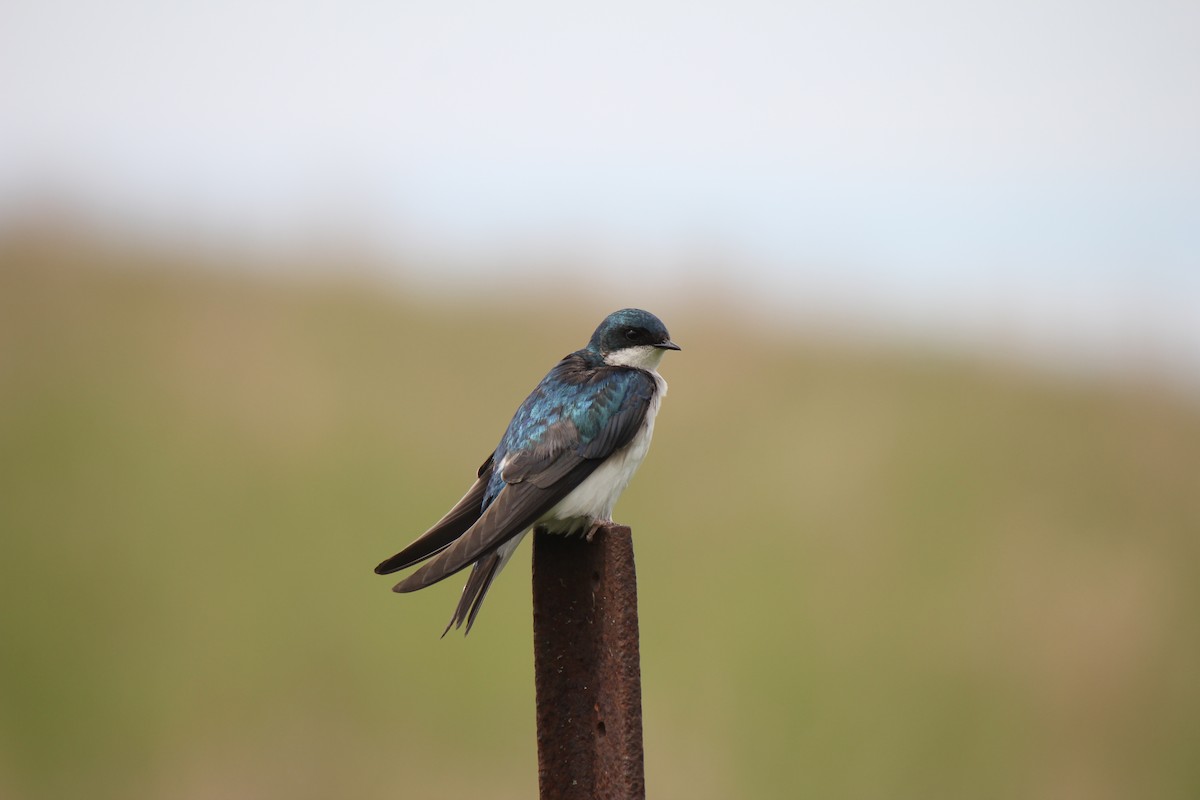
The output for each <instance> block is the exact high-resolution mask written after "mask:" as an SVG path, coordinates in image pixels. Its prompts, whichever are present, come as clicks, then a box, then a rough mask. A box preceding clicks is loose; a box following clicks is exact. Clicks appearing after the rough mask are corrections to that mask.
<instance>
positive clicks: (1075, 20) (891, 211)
mask: <svg viewBox="0 0 1200 800" xmlns="http://www.w3.org/2000/svg"><path fill="white" fill-rule="evenodd" d="M2 20H3V22H2V24H0V221H2V220H3V219H4V218H5V217H9V218H11V217H12V215H14V214H20V213H23V211H24V206H25V205H26V204H27V203H28V202H30V198H34V197H39V196H41V195H42V194H43V193H45V192H47V191H53V192H55V193H58V194H59V195H61V196H64V197H67V198H69V199H71V200H73V201H74V202H77V203H79V204H82V205H85V206H90V207H91V208H92V209H93V210H95V211H97V212H103V214H105V215H107V216H108V217H110V218H111V219H112V220H115V221H116V222H117V223H119V224H121V225H123V226H127V227H134V228H142V229H148V230H157V231H160V232H161V231H172V232H176V233H185V234H191V235H200V236H214V237H229V238H237V237H246V238H249V239H256V238H257V239H267V240H282V241H287V240H289V239H298V240H300V241H303V239H304V237H305V236H308V235H311V234H312V231H313V230H314V228H321V227H323V226H328V227H330V228H332V229H336V230H337V231H339V232H340V233H341V234H342V235H344V236H349V237H352V238H356V239H360V240H361V241H362V242H363V243H364V246H370V247H379V248H382V249H384V250H386V251H389V252H392V253H394V254H398V253H413V252H423V253H440V254H443V255H448V256H450V257H452V258H453V259H455V260H456V263H458V264H459V266H457V267H455V269H460V270H464V271H472V270H474V272H472V273H471V274H472V275H475V274H477V273H478V271H480V270H485V269H492V270H494V271H493V272H492V273H491V274H490V276H488V277H489V278H490V280H492V281H500V280H503V281H521V280H532V279H534V278H531V277H530V276H531V275H535V276H536V275H540V274H541V273H538V272H537V271H536V270H537V268H540V267H541V266H542V265H539V264H537V263H535V262H538V261H539V260H541V261H543V262H545V261H547V260H552V259H553V258H560V257H563V258H569V257H572V256H579V257H580V260H581V261H582V260H584V258H583V257H584V256H586V259H587V260H588V263H590V264H593V265H594V266H595V267H596V268H597V269H598V268H600V267H603V275H604V276H606V277H605V278H603V280H607V281H608V282H609V283H610V284H617V285H620V284H621V283H622V282H625V283H628V282H629V281H631V280H638V281H639V282H641V283H646V282H647V276H652V277H653V279H654V280H652V281H649V283H650V284H652V285H654V286H657V287H659V289H658V290H660V291H666V290H667V287H670V286H678V284H679V282H680V281H688V280H692V279H696V270H697V268H698V266H699V265H707V271H706V272H705V274H704V276H703V278H704V280H705V281H707V282H709V283H710V284H711V283H717V284H729V285H731V286H736V287H741V288H742V289H743V290H744V292H745V294H746V295H747V296H749V297H756V298H759V299H761V301H762V302H764V303H766V304H769V305H770V306H771V307H773V308H775V309H777V310H779V309H783V310H786V309H789V308H804V307H805V304H806V303H807V304H809V305H811V304H812V302H813V298H814V297H815V298H820V299H821V302H824V301H825V300H828V301H829V302H832V303H834V304H835V305H836V304H837V303H840V304H842V305H843V306H844V309H843V310H844V311H845V312H846V313H848V314H851V315H858V316H872V315H879V316H880V317H881V318H883V319H885V320H886V319H894V320H899V321H901V322H902V323H904V324H909V323H912V322H913V321H917V322H921V323H924V324H936V325H944V326H945V330H947V331H950V332H953V331H955V330H965V329H967V328H970V327H971V326H973V325H974V326H976V327H978V326H979V324H980V322H979V320H981V319H985V320H1007V321H1008V322H1006V323H1005V324H1011V321H1012V320H1013V319H1016V320H1018V321H1019V322H1020V324H1022V325H1025V326H1026V328H1027V330H1026V333H1027V334H1029V335H1040V334H1041V332H1043V331H1047V330H1049V331H1052V332H1054V335H1056V336H1060V337H1061V338H1062V339H1063V341H1069V340H1071V339H1072V337H1074V338H1076V339H1081V340H1086V341H1085V342H1084V344H1085V345H1086V346H1089V347H1092V348H1093V349H1095V348H1097V347H1099V348H1101V349H1102V348H1104V347H1108V346H1114V345H1121V344H1124V343H1127V342H1128V341H1130V340H1131V339H1134V338H1137V339H1138V341H1139V344H1138V347H1142V346H1144V345H1145V344H1146V342H1151V343H1152V344H1153V346H1154V347H1155V348H1157V349H1159V350H1169V351H1171V353H1170V355H1171V357H1172V358H1175V357H1180V358H1182V359H1183V360H1185V361H1191V362H1192V363H1193V364H1195V365H1200V321H1197V318H1198V317H1200V313H1197V308H1200V144H1198V143H1200V3H1196V2H1194V0H1192V1H1191V2H1163V1H1162V0H1150V1H1149V2H1064V1H1063V0H1050V1H1049V2H1045V1H1043V2H1024V1H1018V2H1005V3H995V4H981V3H960V2H924V3H894V2H886V1H885V0H864V2H839V3H836V4H833V3H830V4H804V3H764V2H738V3H703V2H699V3H698V2H689V3H682V2H681V3H673V2H664V1H663V0H645V1H644V2H639V3H628V4H626V3H611V2H610V3H605V4H592V5H589V6H587V7H582V6H580V5H577V4H565V3H506V4H499V3H471V2H462V1H459V2H453V3H446V2H438V3H432V2H430V3H404V2H388V3H383V2H379V3H367V2H362V1H361V0H339V1H338V2H303V1H302V0H299V1H296V2H278V3H271V2H264V1H263V0H242V1H239V2H232V0H210V2H204V3H199V2H195V3H180V2H173V3H161V2H131V1H130V0H108V1H107V2H104V3H98V2H84V1H83V0H66V1H63V0H59V1H58V2H55V1H54V0H4V2H3V12H2ZM498 256H502V257H498ZM523 259H527V261H528V263H529V265H530V272H529V273H528V274H526V273H525V272H524V271H523V270H522V267H521V264H522V263H523ZM501 262H502V263H503V264H504V266H503V268H502V269H501V268H499V267H495V266H491V267H489V264H491V265H494V264H496V263H501ZM443 263H445V262H444V260H443ZM906 320H907V322H905V321H906Z"/></svg>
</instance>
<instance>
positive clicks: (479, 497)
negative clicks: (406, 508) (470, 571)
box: [375, 454, 495, 575]
mask: <svg viewBox="0 0 1200 800" xmlns="http://www.w3.org/2000/svg"><path fill="white" fill-rule="evenodd" d="M494 456H495V454H493V455H490V456H488V457H487V460H486V461H484V462H483V465H482V466H481V467H480V468H479V472H478V473H476V474H477V476H478V477H477V479H476V481H475V483H474V484H473V485H472V486H471V488H470V489H468V490H467V493H466V494H465V495H463V497H462V499H461V500H459V501H458V502H457V503H455V505H454V508H452V509H450V510H449V511H448V512H446V516H444V517H442V518H441V519H440V520H438V521H437V522H436V523H434V525H433V527H432V528H430V529H429V530H427V531H425V533H423V534H421V535H420V536H419V537H417V539H416V540H415V541H414V542H413V543H412V544H410V545H409V546H408V547H406V548H404V549H403V550H401V551H400V552H399V553H397V554H396V555H394V556H392V557H391V558H389V559H386V560H384V561H383V562H381V563H380V564H379V566H377V567H375V572H376V574H378V575H387V574H389V573H392V572H398V571H399V570H402V569H404V568H405V567H411V566H412V565H413V564H416V563H418V562H420V561H424V560H425V559H427V558H429V557H430V556H434V555H437V554H438V553H440V552H441V551H442V550H445V549H446V548H447V547H449V546H450V544H451V543H452V542H453V541H454V540H455V539H457V538H458V537H459V536H462V535H463V533H464V532H465V531H466V530H468V529H469V528H470V527H471V526H472V525H474V524H475V522H476V521H477V520H478V519H479V517H480V515H481V514H482V513H483V499H484V495H485V494H486V492H487V487H488V483H489V482H491V480H492V460H493V458H494Z"/></svg>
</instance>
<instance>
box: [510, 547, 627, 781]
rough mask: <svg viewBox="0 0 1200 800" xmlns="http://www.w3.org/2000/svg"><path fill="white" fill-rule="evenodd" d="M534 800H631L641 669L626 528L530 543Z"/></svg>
mask: <svg viewBox="0 0 1200 800" xmlns="http://www.w3.org/2000/svg"><path fill="white" fill-rule="evenodd" d="M533 652H534V670H535V674H536V677H535V681H536V685H537V739H538V785H539V788H540V797H541V800H574V799H575V798H580V800H583V799H584V798H586V800H593V798H598V799H599V800H634V799H636V800H640V799H641V798H644V797H645V796H646V778H645V769H644V765H643V756H642V672H641V663H640V655H639V651H638V616H637V578H636V574H635V572H634V567H633V539H632V536H631V533H630V530H629V528H627V527H624V526H615V527H612V528H608V529H601V530H600V531H598V532H597V534H596V536H595V538H594V539H593V541H592V542H590V543H589V542H587V541H585V540H584V539H582V538H578V537H566V536H555V535H552V534H544V533H537V534H534V538H533Z"/></svg>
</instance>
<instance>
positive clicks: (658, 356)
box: [604, 344, 667, 372]
mask: <svg viewBox="0 0 1200 800" xmlns="http://www.w3.org/2000/svg"><path fill="white" fill-rule="evenodd" d="M665 352H667V351H666V350H663V349H662V348H661V347H655V346H654V345H649V344H640V345H637V346H636V347H625V348H622V349H620V350H614V351H613V352H611V353H607V354H605V356H604V363H605V364H608V365H609V366H610V367H634V368H635V369H644V370H647V371H648V372H654V371H656V370H657V369H658V365H659V364H660V363H661V362H662V358H663V354H664V353H665Z"/></svg>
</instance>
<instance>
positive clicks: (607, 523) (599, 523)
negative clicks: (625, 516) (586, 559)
mask: <svg viewBox="0 0 1200 800" xmlns="http://www.w3.org/2000/svg"><path fill="white" fill-rule="evenodd" d="M620 527H621V526H620V525H618V524H617V523H615V522H613V521H612V520H611V519H598V520H596V521H595V522H593V523H592V526H591V527H590V528H588V529H587V533H585V534H584V535H583V538H584V539H586V540H587V541H588V544H591V542H592V540H593V539H595V538H596V534H597V533H599V532H600V531H605V532H607V531H611V530H612V529H614V528H620Z"/></svg>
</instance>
